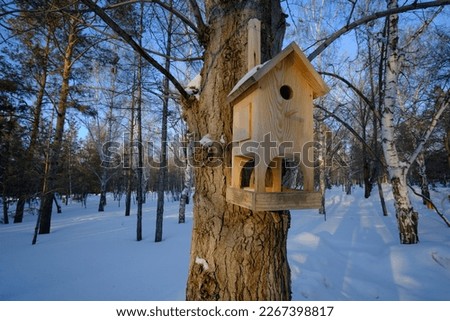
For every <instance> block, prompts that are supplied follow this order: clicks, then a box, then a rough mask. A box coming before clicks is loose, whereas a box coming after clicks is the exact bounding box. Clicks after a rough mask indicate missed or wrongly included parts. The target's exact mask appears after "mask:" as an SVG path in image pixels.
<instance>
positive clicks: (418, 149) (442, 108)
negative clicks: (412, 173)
mask: <svg viewBox="0 0 450 321" xmlns="http://www.w3.org/2000/svg"><path fill="white" fill-rule="evenodd" d="M447 96H448V95H447ZM449 104H450V103H449V99H448V97H447V99H445V100H444V101H443V102H442V104H441V106H440V107H439V110H438V111H437V112H436V114H435V115H434V117H433V119H432V121H431V124H430V127H428V130H427V131H426V133H425V135H423V137H422V139H420V142H419V145H417V147H416V149H415V150H414V152H413V153H412V154H411V156H409V157H408V167H410V166H411V164H413V163H414V162H415V161H416V158H417V156H418V155H419V153H420V152H421V151H422V149H423V147H424V146H425V144H426V142H427V141H428V138H430V136H431V133H432V132H433V130H434V128H435V127H436V124H437V122H438V120H439V118H440V117H441V115H442V113H443V112H444V111H445V109H446V108H447V107H448V105H449ZM408 169H409V168H408Z"/></svg>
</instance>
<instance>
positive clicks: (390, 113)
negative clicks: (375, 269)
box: [381, 0, 419, 244]
mask: <svg viewBox="0 0 450 321" xmlns="http://www.w3.org/2000/svg"><path fill="white" fill-rule="evenodd" d="M396 7H398V3H397V0H389V1H388V9H393V8H396ZM388 28H389V29H388V48H387V56H386V57H387V63H386V72H385V95H384V104H383V110H382V115H381V142H382V147H383V153H384V157H385V160H386V164H387V170H388V175H389V180H390V182H391V184H392V190H393V195H394V199H395V202H394V204H395V212H396V216H397V222H398V228H399V236H400V242H401V243H402V244H415V243H417V242H418V241H419V236H418V213H417V212H415V211H414V209H413V207H412V205H411V201H410V199H409V195H408V186H407V182H406V174H407V171H408V165H407V164H406V163H403V162H401V161H400V158H399V155H398V152H397V148H396V146H395V137H394V110H395V107H396V104H397V87H398V86H397V84H398V75H399V70H400V62H399V53H398V40H399V33H398V15H397V14H393V15H390V16H389V27H388Z"/></svg>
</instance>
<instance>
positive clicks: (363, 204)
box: [0, 188, 450, 301]
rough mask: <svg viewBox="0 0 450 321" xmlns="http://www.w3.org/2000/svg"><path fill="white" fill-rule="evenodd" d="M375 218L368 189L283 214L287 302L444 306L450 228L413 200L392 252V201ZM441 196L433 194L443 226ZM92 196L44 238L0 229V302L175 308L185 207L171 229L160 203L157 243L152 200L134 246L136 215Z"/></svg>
mask: <svg viewBox="0 0 450 321" xmlns="http://www.w3.org/2000/svg"><path fill="white" fill-rule="evenodd" d="M386 194H387V195H386V197H387V202H388V209H389V212H390V216H388V217H383V216H382V215H381V210H380V206H379V200H378V194H377V192H376V191H374V192H373V195H372V197H371V198H370V199H364V197H363V191H362V190H361V189H359V188H355V189H354V190H353V193H352V195H345V193H344V192H343V191H342V190H341V189H340V188H334V189H333V190H331V191H327V217H326V218H327V219H326V221H325V220H324V217H323V216H321V215H319V214H317V210H306V211H292V222H291V229H290V232H289V233H290V234H289V240H288V253H289V260H290V266H291V271H292V290H293V299H294V300H314V301H317V300H450V229H449V228H448V227H447V226H446V225H445V224H444V223H443V222H442V221H441V219H440V218H439V217H438V216H437V215H436V214H435V213H434V212H433V211H431V210H428V209H426V208H425V207H424V206H423V205H422V204H421V202H420V200H419V199H418V198H414V202H415V206H416V209H418V210H419V211H420V227H419V229H420V243H419V244H417V245H400V244H399V241H398V233H397V227H396V222H395V217H394V212H393V205H392V195H390V193H386ZM447 196H448V190H443V189H441V190H440V191H439V192H437V191H434V192H433V198H434V200H435V201H436V204H437V205H438V206H439V207H440V208H441V210H443V211H444V213H445V214H446V215H447V217H448V218H450V203H449V201H448V197H447ZM97 201H98V199H97V198H96V197H94V196H93V197H91V198H90V199H89V201H88V206H87V209H85V208H83V207H81V205H80V204H79V203H72V204H70V205H69V206H63V213H62V214H54V215H53V223H52V233H51V234H49V235H39V237H38V243H37V245H35V246H32V245H31V240H32V235H33V230H34V225H35V220H36V216H33V215H27V216H26V217H25V222H24V223H22V224H9V225H3V224H0V300H76V301H77V300H108V301H109V300H113V301H121V300H139V301H159V300H171V301H173V300H183V299H184V295H185V284H186V278H187V272H188V260H189V248H190V234H191V229H192V207H188V210H187V222H186V224H181V225H180V224H178V203H176V202H166V208H165V217H164V233H163V235H164V239H163V242H161V243H154V242H153V239H154V226H155V212H156V201H155V200H149V201H148V202H147V204H145V209H144V221H143V235H144V240H143V241H141V242H136V241H135V234H136V232H135V230H136V216H135V215H132V216H130V217H125V216H124V214H123V213H124V208H123V201H122V204H121V207H118V204H117V203H116V202H113V201H112V200H109V203H108V205H107V207H106V211H105V212H103V213H98V212H97V211H96V209H97Z"/></svg>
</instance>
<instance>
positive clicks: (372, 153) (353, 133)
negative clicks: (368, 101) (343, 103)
mask: <svg viewBox="0 0 450 321" xmlns="http://www.w3.org/2000/svg"><path fill="white" fill-rule="evenodd" d="M314 107H315V108H319V109H320V110H323V111H324V112H325V113H326V114H328V115H330V116H331V117H333V118H334V119H336V120H337V121H338V122H339V123H341V124H342V125H344V127H345V128H347V129H348V131H350V133H352V135H353V136H354V137H355V138H356V139H357V140H358V141H359V142H360V143H361V144H363V145H365V146H366V148H367V151H368V152H369V153H370V155H371V156H372V157H373V158H374V159H376V160H377V161H378V162H380V164H382V165H383V166H384V167H386V162H385V161H384V160H383V159H381V158H380V157H379V156H378V155H377V153H375V152H374V151H373V149H372V147H370V145H369V144H367V142H366V141H365V140H364V139H363V138H362V137H361V136H360V135H359V134H358V133H357V132H356V131H355V130H354V129H353V128H352V126H350V125H349V124H347V123H346V122H345V121H344V120H342V119H341V118H340V117H339V116H338V115H336V114H335V113H333V112H331V111H329V110H327V109H326V108H324V107H322V106H320V105H317V104H315V105H314Z"/></svg>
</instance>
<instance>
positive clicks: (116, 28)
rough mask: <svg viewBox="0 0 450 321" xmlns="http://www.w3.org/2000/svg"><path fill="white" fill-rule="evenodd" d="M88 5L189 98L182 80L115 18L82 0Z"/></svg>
mask: <svg viewBox="0 0 450 321" xmlns="http://www.w3.org/2000/svg"><path fill="white" fill-rule="evenodd" d="M81 2H83V3H84V4H85V5H86V6H88V7H89V8H90V9H91V10H92V11H94V12H95V14H96V15H97V16H99V17H100V18H101V19H102V20H103V21H104V22H105V23H106V24H107V25H108V26H109V27H110V28H111V29H112V30H113V31H114V32H116V33H117V34H118V35H119V36H120V37H121V38H122V39H123V40H124V41H125V42H127V43H128V44H129V45H130V46H131V47H132V48H133V49H134V50H135V51H136V52H137V53H139V54H140V55H141V56H142V57H143V58H144V59H145V60H147V61H148V62H149V63H150V64H151V65H152V66H153V67H155V68H156V69H157V70H158V71H159V72H160V73H162V74H163V75H164V76H166V77H167V79H169V80H170V82H171V83H172V84H173V85H174V86H175V88H176V89H177V90H178V91H179V92H180V94H181V95H182V96H183V98H185V99H187V100H188V99H189V98H190V95H189V94H188V93H187V92H186V90H185V89H184V87H183V86H182V85H181V84H180V82H179V81H178V80H177V79H176V78H175V77H174V76H173V75H172V74H171V73H170V72H169V71H168V70H166V69H165V68H164V67H163V66H161V65H160V64H159V63H158V62H157V61H156V60H155V59H153V58H152V57H151V56H150V55H149V54H148V53H147V52H146V51H145V50H144V49H143V48H142V47H141V46H140V45H139V44H138V43H137V42H136V41H134V39H133V38H132V37H131V36H130V35H129V34H128V33H126V32H125V30H123V29H122V28H121V27H120V26H119V25H118V24H117V23H115V21H114V20H112V19H111V18H110V17H109V16H108V15H107V14H106V13H105V11H104V10H103V9H102V8H100V7H99V6H97V5H96V4H95V3H94V2H92V0H81Z"/></svg>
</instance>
